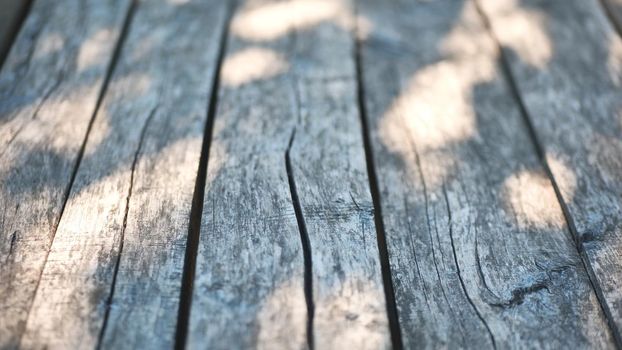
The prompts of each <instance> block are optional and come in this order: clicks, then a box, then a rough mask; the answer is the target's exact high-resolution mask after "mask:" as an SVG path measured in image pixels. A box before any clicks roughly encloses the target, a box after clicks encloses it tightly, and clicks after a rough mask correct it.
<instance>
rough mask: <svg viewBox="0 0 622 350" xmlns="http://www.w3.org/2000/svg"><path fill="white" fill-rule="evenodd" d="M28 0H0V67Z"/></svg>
mask: <svg viewBox="0 0 622 350" xmlns="http://www.w3.org/2000/svg"><path fill="white" fill-rule="evenodd" d="M27 5H28V0H0V9H2V10H1V11H0V67H1V66H2V62H3V60H4V57H5V56H6V53H7V52H8V51H9V49H10V47H11V44H12V43H13V37H14V36H15V33H16V32H17V30H18V29H19V28H18V27H19V24H20V22H21V18H22V17H23V14H24V11H25V10H26V7H27Z"/></svg>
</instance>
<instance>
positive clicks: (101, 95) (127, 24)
mask: <svg viewBox="0 0 622 350" xmlns="http://www.w3.org/2000/svg"><path fill="white" fill-rule="evenodd" d="M32 1H35V0H31V3H32ZM137 3H138V0H131V3H130V6H129V8H128V11H127V13H126V15H125V19H124V21H123V26H122V28H121V33H120V34H119V38H118V39H117V43H116V45H115V48H114V51H113V54H112V59H111V61H110V64H109V65H108V69H107V70H106V74H105V77H104V82H103V84H102V88H101V90H100V92H99V95H98V97H97V102H96V104H95V109H94V110H93V113H92V115H91V118H90V120H89V124H88V127H87V129H86V134H85V136H84V140H83V141H82V145H81V146H80V150H79V151H78V157H77V160H76V162H75V165H74V168H73V169H72V172H71V178H70V180H69V184H68V185H67V187H66V188H65V191H64V193H63V204H62V206H61V210H60V213H59V215H58V219H57V220H56V223H55V225H54V235H53V237H52V239H51V242H52V243H53V242H54V236H55V235H56V230H57V229H58V224H59V223H60V221H61V219H62V217H63V213H64V211H65V207H66V205H67V201H68V200H69V193H70V192H71V188H72V187H73V183H74V181H75V179H76V174H77V173H78V168H80V163H81V162H82V158H83V157H84V150H85V148H86V143H87V141H88V139H89V134H90V133H91V129H92V127H93V123H94V121H95V117H96V116H97V113H98V111H99V108H100V107H101V104H102V101H103V99H104V96H105V95H106V91H108V85H109V83H110V79H111V77H112V73H113V72H114V69H115V67H116V65H117V62H118V60H119V56H120V55H121V51H122V48H123V43H124V42H125V38H126V37H127V33H128V31H129V27H130V23H131V22H132V18H133V15H134V11H135V8H136V5H137ZM128 201H129V196H128ZM52 243H50V246H49V247H48V251H47V254H46V256H45V260H44V263H43V268H42V269H41V271H40V273H39V278H38V279H37V285H36V287H35V289H34V293H33V295H37V291H38V290H39V284H40V283H41V277H42V276H43V271H44V270H45V265H46V264H47V260H48V256H49V254H50V251H51V250H52ZM33 305H34V299H33V300H31V303H30V310H32V306H33ZM29 318H30V311H29V312H28V316H27V317H26V324H28V319H29ZM102 334H103V332H102ZM21 336H22V335H20V337H21Z"/></svg>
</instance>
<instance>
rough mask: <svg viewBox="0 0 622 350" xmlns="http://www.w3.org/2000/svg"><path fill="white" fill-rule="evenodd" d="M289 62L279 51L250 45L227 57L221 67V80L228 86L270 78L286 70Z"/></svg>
mask: <svg viewBox="0 0 622 350" xmlns="http://www.w3.org/2000/svg"><path fill="white" fill-rule="evenodd" d="M288 69H289V63H287V61H286V60H285V58H283V56H282V55H280V54H279V53H277V52H275V51H272V50H269V49H263V48H260V47H251V48H248V49H244V50H242V51H240V52H236V53H235V54H233V55H232V56H231V57H227V59H226V60H225V62H224V63H223V67H222V73H221V74H222V75H221V76H222V81H223V83H224V85H226V86H230V87H236V86H240V85H243V84H246V83H250V82H253V81H257V80H261V79H267V78H272V77H274V76H277V75H279V74H282V73H284V72H286V71H287V70H288Z"/></svg>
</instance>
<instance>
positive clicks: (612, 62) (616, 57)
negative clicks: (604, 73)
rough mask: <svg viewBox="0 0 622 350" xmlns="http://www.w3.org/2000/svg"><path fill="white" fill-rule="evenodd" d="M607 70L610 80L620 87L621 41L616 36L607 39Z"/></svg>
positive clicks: (621, 66)
mask: <svg viewBox="0 0 622 350" xmlns="http://www.w3.org/2000/svg"><path fill="white" fill-rule="evenodd" d="M607 68H608V69H609V72H610V76H611V78H612V79H613V80H614V82H615V83H616V84H617V85H618V86H620V85H621V84H622V40H620V38H619V37H618V36H617V35H613V36H611V37H610V38H609V55H608V57H607ZM621 124H622V123H621Z"/></svg>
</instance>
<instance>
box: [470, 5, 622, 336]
mask: <svg viewBox="0 0 622 350" xmlns="http://www.w3.org/2000/svg"><path fill="white" fill-rule="evenodd" d="M481 5H482V8H483V10H484V12H485V13H486V15H487V17H488V18H489V20H490V22H491V25H492V29H493V31H494V34H495V36H496V37H497V39H498V40H499V42H500V44H501V45H502V46H503V47H504V48H505V53H506V55H505V58H506V59H507V62H508V63H509V68H510V71H511V73H512V76H513V78H514V80H515V82H516V85H517V88H518V91H519V94H520V96H521V99H522V101H523V102H524V105H525V108H526V110H527V113H528V115H529V118H530V120H531V123H532V124H533V126H534V129H535V134H536V135H537V139H538V140H539V143H540V145H541V146H542V149H543V153H544V156H545V158H546V161H547V163H548V166H549V168H550V171H551V172H552V174H553V178H554V180H555V183H556V185H557V187H558V188H559V192H560V195H561V198H562V200H563V202H564V203H565V206H566V208H567V213H568V217H569V219H570V220H571V224H572V226H573V231H574V233H575V235H576V240H577V241H578V244H579V245H580V249H581V251H582V252H583V254H584V256H585V259H586V260H587V261H588V266H589V269H590V270H591V274H592V275H593V280H594V281H595V282H596V285H597V290H598V291H599V293H602V299H603V304H604V306H605V308H606V310H607V312H608V313H610V317H611V320H612V322H614V323H615V325H614V326H615V333H614V334H615V336H616V338H617V339H618V342H620V341H621V339H620V327H621V326H622V254H621V252H622V181H621V180H622V123H621V119H620V111H621V110H622V88H621V87H622V86H621V81H622V40H621V39H620V37H619V35H618V33H616V32H615V30H614V28H613V27H612V26H611V24H610V22H609V21H608V19H607V17H606V15H605V14H604V12H603V10H602V8H601V7H600V4H599V3H598V2H597V1H594V0H592V1H585V0H570V1H564V2H563V3H560V2H555V1H550V2H538V1H523V2H521V3H514V2H512V1H496V0H495V1H488V0H483V1H481ZM508 23H509V24H512V23H519V24H520V25H521V28H522V31H521V35H520V36H519V35H517V34H518V32H512V31H509V30H508V29H507V28H508ZM579 44H580V46H578V45H579Z"/></svg>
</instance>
